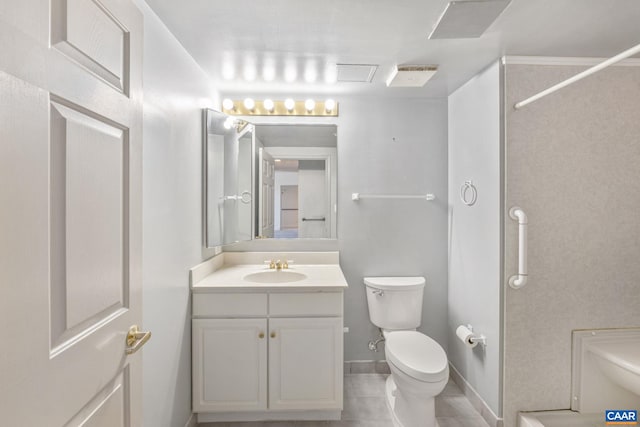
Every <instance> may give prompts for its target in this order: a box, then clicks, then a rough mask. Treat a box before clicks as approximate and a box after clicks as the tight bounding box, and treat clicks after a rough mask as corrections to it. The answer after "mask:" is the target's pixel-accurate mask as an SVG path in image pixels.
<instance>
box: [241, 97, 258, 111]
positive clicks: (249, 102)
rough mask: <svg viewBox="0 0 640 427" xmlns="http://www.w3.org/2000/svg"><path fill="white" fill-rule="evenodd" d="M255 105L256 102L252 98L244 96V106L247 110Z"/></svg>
mask: <svg viewBox="0 0 640 427" xmlns="http://www.w3.org/2000/svg"><path fill="white" fill-rule="evenodd" d="M255 106H256V102H255V101H254V100H253V98H246V99H245V100H244V108H246V109H247V110H249V111H253V109H254V108H255Z"/></svg>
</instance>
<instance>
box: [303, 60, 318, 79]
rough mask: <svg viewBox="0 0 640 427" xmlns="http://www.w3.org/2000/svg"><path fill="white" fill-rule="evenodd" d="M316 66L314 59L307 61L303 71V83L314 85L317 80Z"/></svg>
mask: <svg viewBox="0 0 640 427" xmlns="http://www.w3.org/2000/svg"><path fill="white" fill-rule="evenodd" d="M317 68H318V66H317V63H316V61H315V60H314V59H309V60H308V61H307V63H306V65H305V69H304V81H305V82H307V83H315V82H316V80H318V70H317Z"/></svg>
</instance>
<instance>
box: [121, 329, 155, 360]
mask: <svg viewBox="0 0 640 427" xmlns="http://www.w3.org/2000/svg"><path fill="white" fill-rule="evenodd" d="M149 338H151V332H150V331H147V332H144V331H140V330H139V329H138V325H133V326H131V327H130V328H129V332H127V346H126V348H125V350H124V352H125V353H126V354H127V355H129V354H133V353H135V352H136V351H138V350H140V349H141V348H142V346H143V345H145V343H146V342H147V341H149Z"/></svg>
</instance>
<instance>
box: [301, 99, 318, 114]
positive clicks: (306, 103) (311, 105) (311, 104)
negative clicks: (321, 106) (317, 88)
mask: <svg viewBox="0 0 640 427" xmlns="http://www.w3.org/2000/svg"><path fill="white" fill-rule="evenodd" d="M304 108H305V109H306V110H307V111H308V112H312V111H313V109H314V108H316V101H314V100H313V99H307V100H306V101H304Z"/></svg>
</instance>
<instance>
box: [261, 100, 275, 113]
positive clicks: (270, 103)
mask: <svg viewBox="0 0 640 427" xmlns="http://www.w3.org/2000/svg"><path fill="white" fill-rule="evenodd" d="M262 105H263V106H264V109H265V110H267V111H268V112H270V113H271V112H273V109H274V108H275V104H274V103H273V101H272V100H271V99H265V100H264V102H263V103H262Z"/></svg>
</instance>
